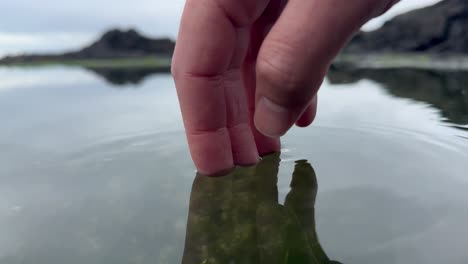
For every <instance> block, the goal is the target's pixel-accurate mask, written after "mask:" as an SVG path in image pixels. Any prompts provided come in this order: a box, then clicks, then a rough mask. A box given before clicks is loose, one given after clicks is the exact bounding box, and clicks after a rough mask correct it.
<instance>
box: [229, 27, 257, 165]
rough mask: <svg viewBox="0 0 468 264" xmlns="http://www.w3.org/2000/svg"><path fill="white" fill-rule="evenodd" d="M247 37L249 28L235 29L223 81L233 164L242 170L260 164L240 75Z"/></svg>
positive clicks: (247, 41)
mask: <svg viewBox="0 0 468 264" xmlns="http://www.w3.org/2000/svg"><path fill="white" fill-rule="evenodd" d="M249 34H250V30H249V28H248V27H245V28H238V29H236V47H235V49H236V51H235V52H234V56H233V61H232V63H231V65H230V66H229V69H228V70H227V71H226V72H225V73H224V77H223V79H224V81H223V83H224V89H225V91H226V96H225V98H226V106H227V127H228V131H229V136H230V140H231V146H232V156H233V160H234V164H235V165H241V166H247V165H252V164H255V163H257V162H258V160H259V154H258V151H257V147H256V145H255V139H254V136H253V133H252V130H251V128H250V114H249V109H248V104H247V98H246V91H245V89H244V84H243V82H242V72H241V65H242V62H243V59H244V58H245V55H246V53H247V49H248V43H249V37H250V36H249Z"/></svg>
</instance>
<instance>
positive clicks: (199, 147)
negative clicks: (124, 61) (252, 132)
mask: <svg viewBox="0 0 468 264" xmlns="http://www.w3.org/2000/svg"><path fill="white" fill-rule="evenodd" d="M268 1H269V0H261V1H251V0H188V1H187V2H186V5H185V9H184V13H183V16H182V22H181V26H180V31H179V37H178V40H177V44H176V49H175V53H174V58H173V66H172V72H173V76H174V79H175V82H176V87H177V93H178V96H179V101H180V106H181V111H182V116H183V119H184V125H185V129H186V133H187V139H188V143H189V147H190V151H191V154H192V158H193V160H194V162H195V165H196V166H197V168H198V170H199V171H200V172H201V173H203V174H213V173H217V172H220V171H222V170H224V169H226V168H231V167H233V166H234V160H233V154H232V149H231V141H230V135H229V131H228V129H227V115H228V113H227V111H226V109H227V105H226V94H225V89H224V88H223V74H224V73H225V72H226V71H227V70H228V69H229V66H230V64H231V62H232V60H233V57H234V56H235V50H236V43H237V39H236V38H237V31H238V29H239V28H245V27H249V26H250V24H251V23H253V22H254V21H255V19H256V17H258V16H259V15H260V14H261V13H262V10H263V9H264V8H265V7H266V5H267V4H268Z"/></svg>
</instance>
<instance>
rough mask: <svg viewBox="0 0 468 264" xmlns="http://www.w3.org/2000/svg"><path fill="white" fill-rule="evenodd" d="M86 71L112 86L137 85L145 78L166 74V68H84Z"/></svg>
mask: <svg viewBox="0 0 468 264" xmlns="http://www.w3.org/2000/svg"><path fill="white" fill-rule="evenodd" d="M86 69H87V70H89V71H91V72H93V73H95V74H97V75H98V76H100V77H102V78H104V80H105V81H106V82H108V83H109V84H111V85H113V86H117V87H118V86H123V85H129V84H130V85H138V84H141V83H142V82H143V81H144V80H145V79H146V78H147V77H149V76H151V75H153V74H158V73H167V71H168V70H167V68H157V67H153V68H152V67H145V68H136V67H134V68H116V69H114V68H86Z"/></svg>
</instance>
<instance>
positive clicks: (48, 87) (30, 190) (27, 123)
mask: <svg viewBox="0 0 468 264" xmlns="http://www.w3.org/2000/svg"><path fill="white" fill-rule="evenodd" d="M319 97H320V102H319V116H318V119H317V121H316V122H315V124H314V125H313V126H312V127H310V128H308V129H294V130H293V131H291V133H290V134H289V135H288V136H287V137H286V138H284V141H283V142H284V149H283V153H282V155H281V157H278V156H271V157H269V158H267V159H265V160H264V161H263V162H262V163H261V164H260V165H259V166H258V167H257V168H250V169H244V170H238V171H236V172H234V173H233V174H231V175H229V176H227V177H224V178H220V179H207V178H203V177H199V176H197V175H196V172H195V169H194V167H193V165H192V163H191V160H190V157H189V155H188V150H187V146H186V143H185V137H184V134H183V130H182V126H181V117H180V114H179V109H178V105H177V98H176V94H175V90H174V86H173V82H172V80H171V78H170V76H169V75H164V74H152V72H151V71H137V70H133V71H99V72H93V71H90V70H84V69H77V68H41V69H5V68H3V69H1V68H0V120H1V123H0V149H1V152H0V264H19V263H21V264H23V263H24V264H30V263H31V264H63V263H67V264H75V263H76V264H83V263H87V264H94V263H113V264H117V263H122V264H123V263H145V264H146V263H171V264H172V263H177V264H180V263H184V264H186V263H329V262H328V261H329V260H336V261H339V262H341V263H344V264H363V263H379V264H387V263H388V264H394V263H415V264H419V263H421V264H430V263H434V264H436V263H437V264H440V263H454V264H458V263H459V264H466V263H468V252H467V251H466V249H467V248H468V228H466V223H468V192H467V190H468V73H457V72H451V73H447V72H446V73H444V72H424V71H414V70H398V71H395V70H394V71H384V70H380V71H333V72H332V73H331V74H330V76H329V78H328V80H327V81H326V82H325V83H324V85H323V88H322V90H321V92H320V95H319ZM280 159H281V162H280ZM306 160H307V161H306ZM296 161H297V162H296ZM317 182H318V184H317ZM290 183H292V184H291V186H293V188H290ZM317 187H318V192H317ZM314 205H315V206H314ZM330 263H333V262H330Z"/></svg>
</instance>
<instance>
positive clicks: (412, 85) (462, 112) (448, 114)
mask: <svg viewBox="0 0 468 264" xmlns="http://www.w3.org/2000/svg"><path fill="white" fill-rule="evenodd" d="M328 79H329V80H330V82H331V83H332V84H349V83H354V82H357V81H359V80H361V79H370V80H373V81H376V82H378V83H380V84H382V85H383V87H384V88H385V89H387V90H388V92H389V93H390V94H392V95H393V96H396V97H401V98H409V99H413V100H416V101H420V102H425V103H428V104H430V105H432V106H434V107H436V108H438V109H440V111H441V114H442V115H443V116H444V117H445V118H446V119H447V121H448V122H450V123H454V124H458V125H466V124H468V72H448V71H445V72H444V71H428V70H417V69H378V70H376V69H373V70H371V69H369V70H363V69H331V70H330V72H329V74H328Z"/></svg>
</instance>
